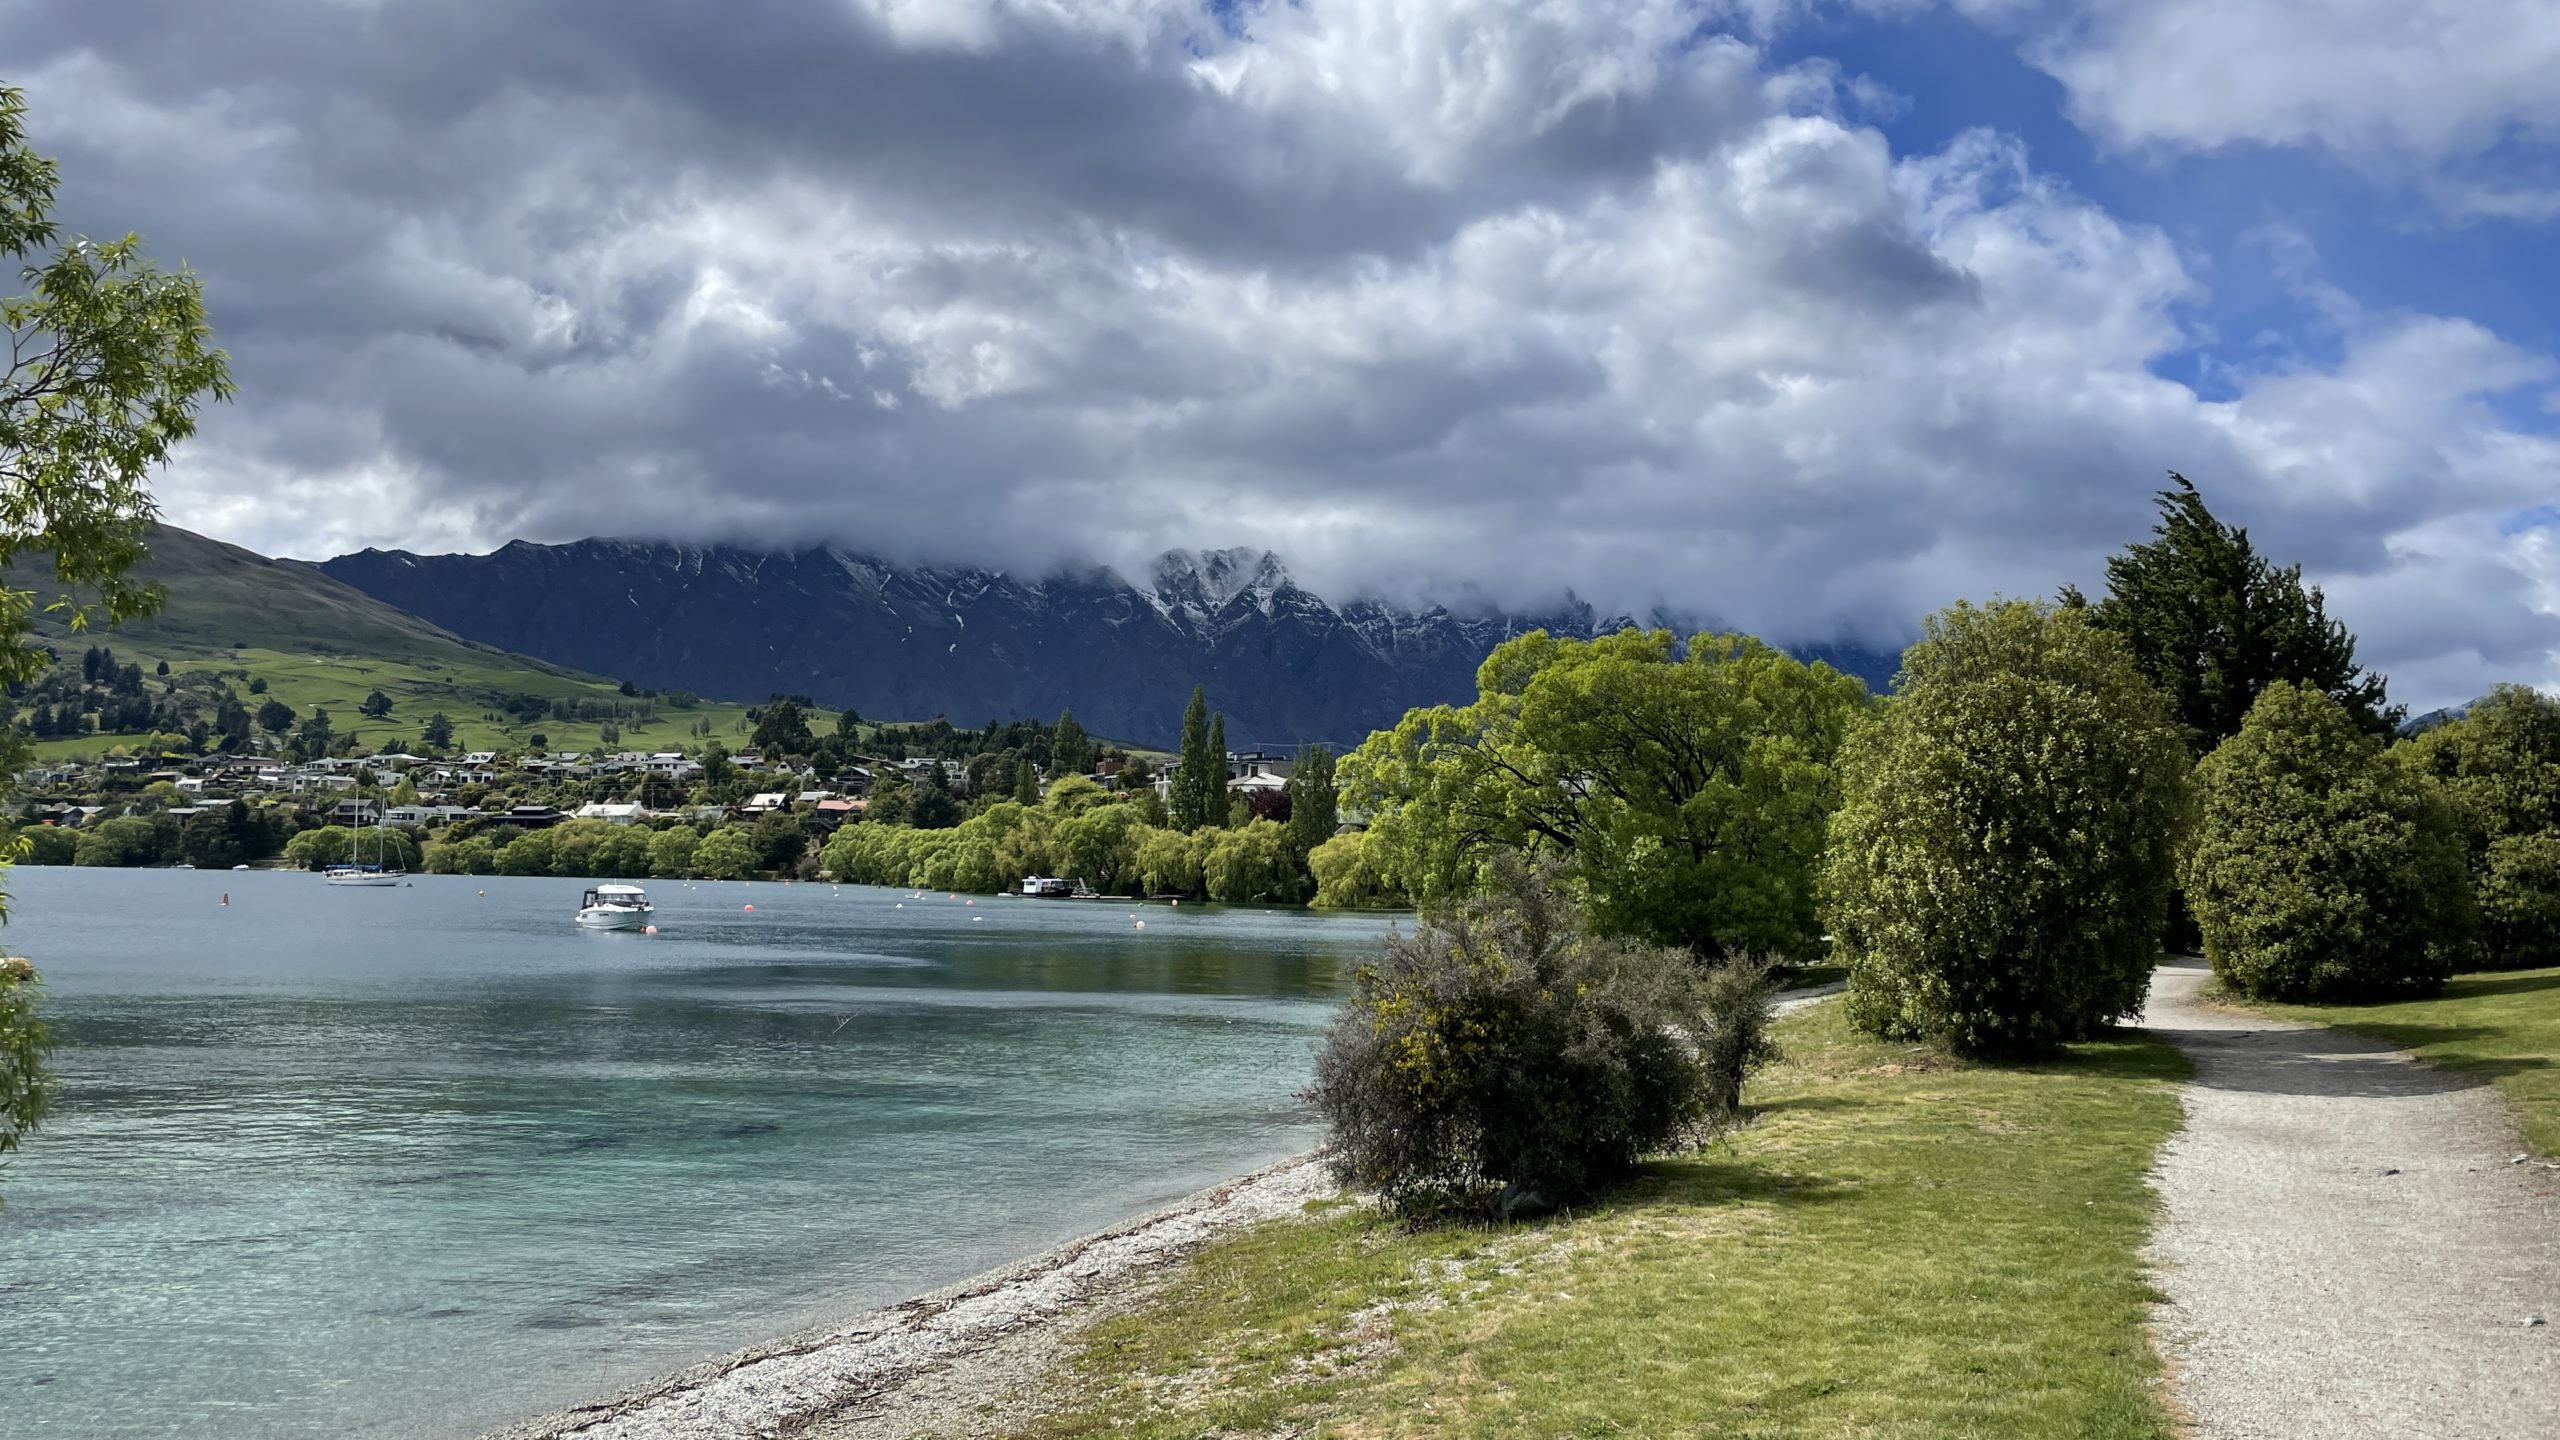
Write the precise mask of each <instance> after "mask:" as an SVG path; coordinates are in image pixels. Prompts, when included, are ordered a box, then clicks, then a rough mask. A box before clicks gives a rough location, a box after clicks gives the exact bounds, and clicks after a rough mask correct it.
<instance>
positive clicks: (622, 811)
mask: <svg viewBox="0 0 2560 1440" xmlns="http://www.w3.org/2000/svg"><path fill="white" fill-rule="evenodd" d="M577 818H578V819H580V820H602V821H604V822H605V823H606V824H608V825H637V824H639V823H640V822H641V821H643V820H646V819H648V818H649V812H648V810H647V809H645V808H644V807H642V806H638V805H621V804H616V803H614V802H612V801H607V800H594V801H590V802H588V803H587V804H584V805H581V806H579V807H578V814H577Z"/></svg>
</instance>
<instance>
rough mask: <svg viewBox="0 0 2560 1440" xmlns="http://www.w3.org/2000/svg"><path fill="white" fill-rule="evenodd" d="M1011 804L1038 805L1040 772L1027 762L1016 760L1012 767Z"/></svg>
mask: <svg viewBox="0 0 2560 1440" xmlns="http://www.w3.org/2000/svg"><path fill="white" fill-rule="evenodd" d="M1013 803H1015V804H1016V805H1037V804H1039V803H1040V770H1039V767H1037V766H1035V765H1033V764H1032V763H1031V762H1030V761H1028V760H1017V761H1015V762H1014V766H1013Z"/></svg>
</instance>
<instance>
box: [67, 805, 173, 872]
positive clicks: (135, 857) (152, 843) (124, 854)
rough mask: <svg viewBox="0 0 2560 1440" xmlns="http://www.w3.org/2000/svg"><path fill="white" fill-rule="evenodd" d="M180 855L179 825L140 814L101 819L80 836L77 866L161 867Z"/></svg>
mask: <svg viewBox="0 0 2560 1440" xmlns="http://www.w3.org/2000/svg"><path fill="white" fill-rule="evenodd" d="M177 854H178V824H177V822H176V821H174V820H171V819H169V818H168V817H167V816H159V817H156V818H154V819H148V820H146V819H144V818H143V817H141V816H139V815H127V816H119V817H117V818H116V819H113V820H101V821H99V822H98V823H97V824H96V825H95V826H93V827H91V828H90V829H89V830H87V831H84V832H83V833H82V834H81V836H80V845H79V848H78V849H77V850H76V851H74V852H73V854H72V859H71V863H72V864H74V865H106V866H136V865H161V864H166V863H167V862H168V861H170V860H172V859H174V858H176V856H177Z"/></svg>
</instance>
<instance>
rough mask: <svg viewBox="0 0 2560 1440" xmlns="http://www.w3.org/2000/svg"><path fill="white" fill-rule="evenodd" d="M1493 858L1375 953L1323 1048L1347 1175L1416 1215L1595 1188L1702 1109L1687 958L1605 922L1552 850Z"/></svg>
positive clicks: (1338, 1169) (1325, 1098)
mask: <svg viewBox="0 0 2560 1440" xmlns="http://www.w3.org/2000/svg"><path fill="white" fill-rule="evenodd" d="M1488 869H1489V874H1490V877H1491V879H1492V882H1493V883H1492V885H1491V886H1490V888H1489V890H1488V892H1487V893H1486V894H1485V895H1483V896H1482V897H1480V898H1475V899H1470V900H1466V901H1463V902H1461V903H1460V904H1459V905H1458V906H1457V907H1456V908H1455V909H1453V910H1450V911H1447V912H1444V913H1442V914H1439V915H1436V916H1434V917H1433V918H1432V919H1430V920H1428V921H1426V922H1425V923H1424V924H1423V925H1422V927H1421V928H1420V929H1419V930H1418V931H1416V932H1415V933H1414V934H1413V935H1412V936H1411V937H1405V936H1401V935H1391V936H1390V937H1389V938H1388V940H1387V942H1386V946H1385V950H1384V952H1383V953H1382V954H1381V955H1380V957H1379V958H1378V960H1377V961H1376V962H1374V963H1372V964H1369V965H1365V966H1363V967H1361V969H1360V971H1359V972H1358V974H1357V975H1356V976H1355V977H1354V981H1353V988H1352V995H1351V999H1350V1002H1349V1003H1348V1004H1347V1005H1346V1006H1345V1007H1344V1009H1343V1011H1342V1013H1341V1015H1340V1016H1339V1017H1338V1018H1337V1019H1336V1021H1335V1023H1334V1026H1333V1029H1332V1032H1331V1034H1330V1035H1329V1036H1328V1038H1327V1040H1326V1044H1325V1049H1324V1052H1323V1054H1322V1055H1321V1056H1319V1057H1318V1059H1317V1061H1316V1080H1315V1086H1314V1089H1313V1090H1312V1091H1311V1092H1310V1093H1311V1098H1312V1099H1313V1100H1314V1102H1315V1104H1316V1107H1317V1109H1318V1110H1320V1111H1321V1112H1322V1113H1323V1115H1324V1117H1325V1119H1326V1122H1327V1123H1328V1125H1329V1126H1330V1130H1331V1136H1330V1147H1329V1158H1330V1163H1331V1165H1332V1167H1333V1170H1334V1173H1335V1174H1336V1175H1337V1176H1339V1177H1340V1178H1341V1179H1342V1180H1343V1181H1344V1182H1346V1183H1349V1184H1355V1185H1361V1186H1365V1187H1368V1188H1371V1189H1374V1190H1376V1191H1377V1192H1378V1194H1379V1196H1380V1198H1381V1199H1382V1200H1383V1201H1384V1202H1385V1203H1386V1205H1387V1206H1388V1207H1389V1208H1391V1209H1393V1210H1395V1211H1397V1212H1399V1213H1402V1214H1405V1215H1407V1216H1409V1217H1417V1218H1418V1217H1428V1216H1437V1215H1473V1216H1491V1217H1508V1216H1511V1215H1516V1214H1523V1213H1528V1212H1531V1211H1535V1210H1538V1209H1542V1208H1546V1207H1549V1206H1554V1205H1561V1204H1568V1203H1572V1202H1575V1201H1579V1200H1581V1199H1584V1198H1585V1197H1587V1196H1589V1195H1591V1194H1593V1193H1594V1192H1595V1191H1597V1190H1598V1189H1599V1188H1600V1187H1601V1186H1603V1185H1605V1184H1607V1183H1608V1182H1609V1181H1612V1180H1615V1179H1617V1178H1619V1177H1621V1176H1623V1175H1625V1174H1626V1173H1627V1172H1628V1171H1630V1170H1631V1169H1632V1168H1633V1167H1634V1166H1635V1164H1636V1162H1637V1161H1638V1160H1640V1159H1642V1158H1643V1157H1644V1156H1645V1155H1647V1154H1650V1153H1653V1152H1656V1151H1659V1150H1662V1149H1665V1148H1667V1147H1669V1146H1671V1145H1672V1144H1674V1143H1676V1142H1678V1141H1680V1140H1681V1139H1683V1138H1684V1137H1687V1136H1689V1135H1690V1134H1691V1133H1692V1130H1693V1126H1694V1125H1695V1124H1696V1122H1698V1121H1699V1120H1700V1119H1701V1118H1703V1101H1704V1097H1705V1095H1706V1091H1707V1080H1706V1075H1705V1073H1704V1069H1703V1067H1702V1065H1701V1063H1700V1059H1699V1056H1698V1054H1697V1052H1696V1051H1695V1049H1693V1048H1692V1047H1691V1046H1690V1045H1688V1044H1687V1043H1685V1042H1684V1040H1683V1038H1682V1036H1683V1034H1684V1033H1694V1030H1695V1028H1696V1027H1697V1026H1698V1024H1699V1023H1700V1019H1699V1010H1698V1005H1697V986H1696V970H1695V968H1694V962H1693V961H1691V960H1690V958H1689V957H1688V955H1687V954H1685V953H1684V952H1681V951H1678V950H1672V949H1668V948H1664V947H1658V946H1653V945H1647V944H1643V943H1641V942H1637V941H1632V940H1626V939H1619V938H1602V937H1596V936H1594V935H1592V934H1591V933H1590V931H1589V930H1588V928H1587V927H1586V926H1585V924H1584V923H1583V919H1582V916H1581V914H1580V912H1579V909H1578V908H1577V907H1576V905H1575V904H1574V902H1573V901H1572V899H1571V898H1570V897H1569V896H1568V895H1567V894H1566V893H1565V891H1564V889H1563V887H1562V886H1561V884H1560V883H1559V881H1558V878H1557V877H1558V867H1557V865H1556V863H1555V862H1553V861H1552V860H1550V861H1547V862H1544V863H1543V864H1540V865H1538V866H1536V867H1534V868H1533V867H1532V866H1531V865H1529V864H1528V863H1527V862H1524V861H1522V860H1520V859H1519V858H1518V857H1516V856H1509V855H1498V856H1496V857H1494V859H1493V861H1492V863H1491V864H1490V865H1489V867H1488Z"/></svg>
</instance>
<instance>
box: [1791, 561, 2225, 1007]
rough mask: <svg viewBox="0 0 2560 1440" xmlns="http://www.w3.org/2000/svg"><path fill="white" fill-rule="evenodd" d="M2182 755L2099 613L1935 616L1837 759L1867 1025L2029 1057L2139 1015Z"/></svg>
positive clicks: (1846, 892) (1848, 914)
mask: <svg viewBox="0 0 2560 1440" xmlns="http://www.w3.org/2000/svg"><path fill="white" fill-rule="evenodd" d="M2188 770H2189V763H2188V757H2187V749H2186V744H2185V739H2184V736H2183V734H2182V732H2181V731H2180V730H2179V728H2178V726H2177V724H2176V722H2175V721H2174V720H2172V719H2171V718H2170V716H2169V713H2168V706H2167V704H2166V702H2165V701H2164V700H2163V699H2162V698H2161V696H2160V694H2159V692H2157V691H2156V690H2154V689H2152V688H2151V686H2150V685H2149V684H2148V683H2147V682H2146V681H2145V680H2144V679H2143V678H2142V674H2141V672H2140V671H2139V670H2138V669H2137V668H2136V667H2135V665H2134V662H2133V657H2132V655H2131V653H2130V652H2129V651H2128V649H2127V648H2126V646H2125V643H2124V641H2123V640H2122V639H2121V638H2119V637H2117V636H2116V635H2114V634H2112V633H2109V632H2107V631H2104V630H2101V629H2098V628H2097V627H2096V626H2095V625H2093V624H2092V623H2091V622H2090V619H2089V617H2088V614H2087V612H2086V611H2085V610H2082V609H2079V608H2064V609H2061V610H2054V609H2051V608H2048V607H2044V606H2039V605H2033V604H2028V603H2025V602H2022V601H2006V602H1994V603H1993V604H1991V605H1988V606H1984V607H1976V606H1973V605H1970V604H1964V603H1959V604H1957V605H1956V606H1954V607H1953V608H1951V609H1948V610H1945V611H1941V612H1940V613H1938V614H1936V615H1933V616H1931V617H1929V620H1928V622H1927V630H1926V634H1925V636H1924V637H1923V638H1922V639H1921V641H1920V643H1918V644H1916V645H1914V646H1912V647H1911V649H1910V650H1908V651H1907V652H1905V653H1904V655H1903V661H1902V676H1901V680H1900V683H1899V685H1898V687H1897V693H1896V694H1895V696H1894V698H1893V699H1892V700H1891V701H1889V702H1887V704H1886V705H1885V707H1884V709H1883V713H1882V715H1881V717H1880V719H1879V720H1878V722H1877V723H1875V724H1873V725H1871V726H1867V727H1864V728H1863V729H1862V730H1861V731H1860V733H1858V734H1857V735H1855V736H1853V737H1852V739H1851V741H1850V742H1849V744H1848V745H1847V746H1846V747H1844V749H1843V751H1842V755H1841V786H1842V789H1843V792H1844V800H1843V803H1842V805H1841V807H1840V811H1839V813H1838V815H1836V816H1835V817H1834V818H1833V821H1832V829H1831V853H1830V856H1829V860H1828V863H1827V867H1826V872H1825V880H1826V889H1827V891H1828V894H1829V897H1830V900H1829V908H1830V912H1831V921H1832V930H1833V934H1834V937H1835V940H1836V942H1837V946H1838V951H1839V953H1840V954H1841V955H1842V957H1843V958H1844V959H1845V960H1846V961H1847V962H1848V965H1849V976H1850V1008H1851V1012H1852V1014H1853V1016H1854V1017H1855V1018H1856V1020H1857V1022H1858V1023H1859V1024H1860V1025H1861V1026H1862V1027H1863V1028H1865V1029H1868V1030H1870V1031H1872V1032H1874V1033H1877V1034H1882V1035H1892V1036H1923V1037H1927V1038H1930V1039H1933V1040H1938V1041H1941V1042H1943V1043H1946V1044H1948V1045H1950V1046H1953V1047H1954V1048H1956V1049H1957V1050H1959V1051H1964V1052H1973V1053H2033V1052H2038V1051H2043V1050H2048V1049H2050V1048H2051V1047H2052V1046H2054V1045H2055V1044H2057V1043H2059V1042H2062V1041H2066V1040H2074V1039H2079V1038H2081V1037H2084V1036H2086V1035H2088V1034H2090V1033H2091V1032H2093V1031H2094V1030H2096V1029H2097V1028H2098V1027H2099V1026H2102V1025H2105V1024H2108V1023H2111V1022H2113V1021H2116V1020H2119V1019H2122V1018H2124V1017H2127V1016H2130V1015H2133V1014H2136V1013H2138V1012H2139V1011H2140V1010H2141V1008H2142V1002H2143V997H2144V995H2145V994H2146V993H2147V991H2148V989H2149V985H2150V976H2151V966H2152V963H2153V960H2154V958H2155V957H2156V955H2157V953H2158V943H2157V937H2158V936H2159V934H2160V928H2161V921H2162V919H2163V917H2164V915H2165V913H2166V910H2167V905H2168V892H2169V882H2170V874H2171V867H2172V863H2173V860H2174V857H2175V854H2176V845H2177V841H2178V838H2179V834H2180V830H2181V822H2182V820H2183V817H2184V813H2185V808H2186V804H2187V783H2188Z"/></svg>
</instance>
